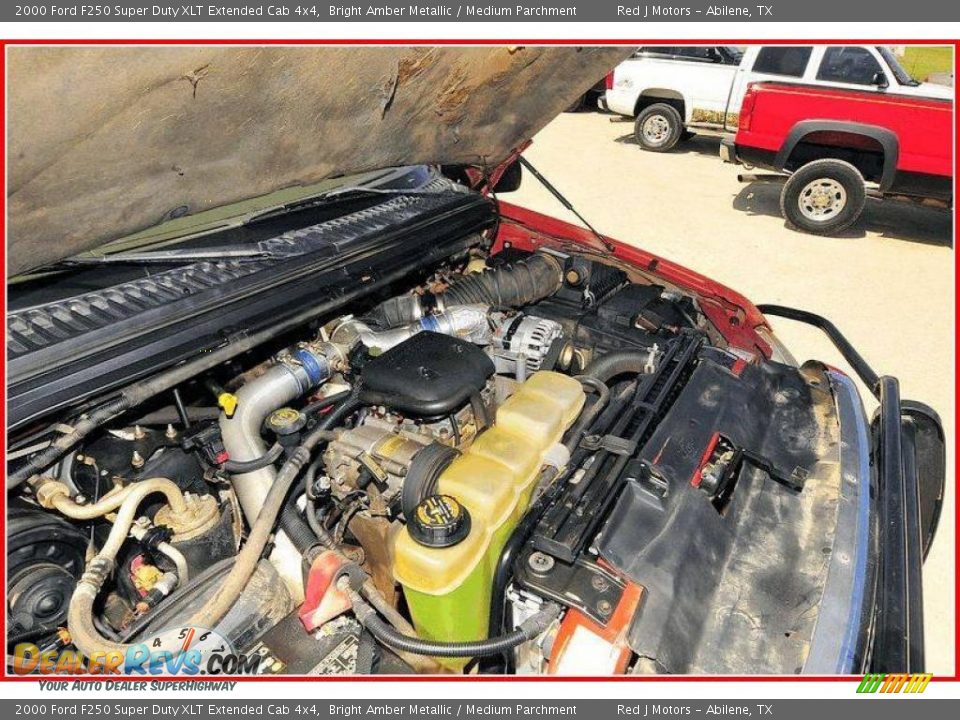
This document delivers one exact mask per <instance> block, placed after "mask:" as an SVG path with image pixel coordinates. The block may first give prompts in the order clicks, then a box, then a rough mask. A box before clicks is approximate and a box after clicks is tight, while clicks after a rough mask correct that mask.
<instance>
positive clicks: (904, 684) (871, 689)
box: [857, 673, 933, 693]
mask: <svg viewBox="0 0 960 720" xmlns="http://www.w3.org/2000/svg"><path fill="white" fill-rule="evenodd" d="M932 677H933V675H931V674H930V673H912V674H908V673H871V674H869V675H864V676H863V680H861V681H860V687H858V688H857V692H858V693H922V692H923V691H924V690H926V689H927V685H929V684H930V679H931V678H932Z"/></svg>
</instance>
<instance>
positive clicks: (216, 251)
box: [45, 246, 283, 269]
mask: <svg viewBox="0 0 960 720" xmlns="http://www.w3.org/2000/svg"><path fill="white" fill-rule="evenodd" d="M282 254H283V253H279V252H277V251H276V250H266V249H264V248H261V247H251V248H239V247H236V246H226V247H210V248H203V249H202V250H147V251H144V252H118V253H113V254H110V255H76V256H74V257H69V258H64V259H63V260H60V261H59V262H57V263H56V264H54V265H51V266H48V267H47V268H45V269H51V268H60V267H81V266H85V265H95V266H96V265H146V264H152V263H157V264H179V263H193V262H200V261H202V260H240V261H248V260H265V259H273V258H278V257H281V255H282Z"/></svg>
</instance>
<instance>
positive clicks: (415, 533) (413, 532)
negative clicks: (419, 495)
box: [407, 495, 470, 548]
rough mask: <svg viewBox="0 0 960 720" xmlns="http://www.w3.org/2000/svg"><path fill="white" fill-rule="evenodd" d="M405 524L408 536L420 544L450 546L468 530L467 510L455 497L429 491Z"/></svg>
mask: <svg viewBox="0 0 960 720" xmlns="http://www.w3.org/2000/svg"><path fill="white" fill-rule="evenodd" d="M407 527H408V528H409V530H410V537H412V538H413V539H414V540H416V541H417V542H418V543H420V544H421V545H425V546H426V547H431V548H445V547H451V546H452V545H456V544H457V543H458V542H460V541H461V540H463V539H464V538H465V537H466V536H467V535H469V534H470V513H469V512H467V509H466V508H465V507H464V506H463V505H461V504H460V503H459V502H458V501H457V499H456V498H453V497H451V496H449V495H430V496H429V497H426V498H424V499H423V500H421V501H420V502H419V503H418V504H417V507H416V510H415V511H414V513H413V517H412V518H410V519H409V520H408V521H407Z"/></svg>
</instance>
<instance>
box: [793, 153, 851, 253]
mask: <svg viewBox="0 0 960 720" xmlns="http://www.w3.org/2000/svg"><path fill="white" fill-rule="evenodd" d="M866 201H867V193H866V189H865V188H864V184H863V175H861V174H860V171H859V170H857V168H855V167H854V166H853V165H851V164H850V163H848V162H844V161H843V160H831V159H825V160H814V161H813V162H809V163H807V164H806V165H804V166H803V167H801V168H800V169H799V170H797V171H796V172H795V173H793V175H791V176H790V177H789V178H787V182H786V183H785V184H784V186H783V191H782V192H781V193H780V212H781V213H783V216H784V218H786V220H787V222H788V223H789V224H790V225H791V226H793V227H794V228H796V229H797V230H802V231H803V232H808V233H811V234H813V235H836V234H838V233H841V232H843V231H844V230H846V229H847V228H849V227H850V226H851V225H853V224H854V223H855V222H856V221H857V220H858V219H859V218H860V215H861V214H862V213H863V207H864V205H865V204H866Z"/></svg>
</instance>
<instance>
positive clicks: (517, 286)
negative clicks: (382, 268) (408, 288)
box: [365, 252, 563, 329]
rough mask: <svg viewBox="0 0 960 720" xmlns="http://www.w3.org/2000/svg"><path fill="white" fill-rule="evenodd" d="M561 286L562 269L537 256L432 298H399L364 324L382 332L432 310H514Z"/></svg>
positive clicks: (469, 278) (552, 260) (475, 275)
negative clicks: (476, 307) (481, 307)
mask: <svg viewBox="0 0 960 720" xmlns="http://www.w3.org/2000/svg"><path fill="white" fill-rule="evenodd" d="M561 285H563V268H562V266H561V264H560V261H559V260H558V259H557V258H555V257H554V256H553V255H548V254H547V253H543V252H537V253H533V254H532V255H530V256H528V257H525V258H523V259H522V260H518V261H517V262H515V263H511V264H509V265H500V266H499V267H495V268H492V269H490V270H485V271H484V272H482V273H473V274H470V275H464V276H462V277H460V278H458V279H457V280H455V281H454V282H453V284H451V285H450V287H448V288H447V289H446V290H443V291H441V292H438V293H435V294H434V295H425V296H422V297H421V296H417V295H401V296H399V297H394V298H390V299H389V300H385V301H384V302H382V303H380V305H378V306H377V307H375V308H374V309H373V310H372V311H371V312H370V313H369V314H368V315H367V316H366V317H365V320H367V321H369V322H370V323H372V324H374V325H376V326H377V327H380V328H382V329H386V328H393V327H399V326H401V325H408V324H410V323H414V322H417V321H418V320H420V319H421V318H422V317H424V316H425V315H427V314H428V313H429V312H430V311H431V310H433V309H435V308H436V309H441V310H442V309H443V308H451V307H454V306H456V305H489V306H490V307H492V308H494V309H505V308H516V307H521V306H523V305H529V304H530V303H534V302H537V301H538V300H543V299H544V298H545V297H549V296H550V295H553V294H554V293H555V292H556V291H557V290H559V289H560V286H561Z"/></svg>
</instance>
